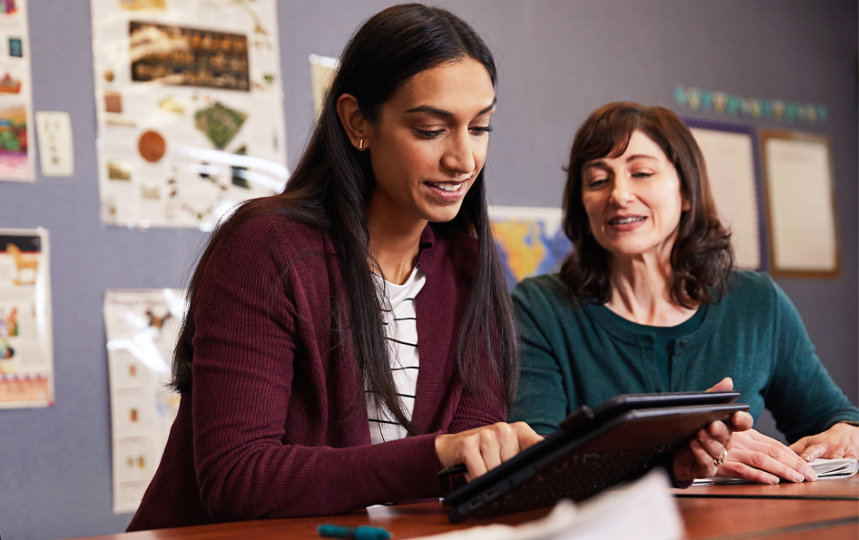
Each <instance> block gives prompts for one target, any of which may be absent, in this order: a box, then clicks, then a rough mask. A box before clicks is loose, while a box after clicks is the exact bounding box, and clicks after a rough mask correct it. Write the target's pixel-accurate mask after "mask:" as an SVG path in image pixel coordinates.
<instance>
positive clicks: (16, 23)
mask: <svg viewBox="0 0 859 540" xmlns="http://www.w3.org/2000/svg"><path fill="white" fill-rule="evenodd" d="M30 81H31V77H30V43H29V30H28V24H27V4H26V1H25V0H3V1H0V180H13V181H18V182H33V181H35V180H36V174H35V159H34V155H35V150H36V149H35V144H34V141H35V136H34V133H33V125H34V124H33V104H32V85H31V82H30Z"/></svg>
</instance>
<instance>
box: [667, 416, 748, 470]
mask: <svg viewBox="0 0 859 540" xmlns="http://www.w3.org/2000/svg"><path fill="white" fill-rule="evenodd" d="M753 424H754V420H753V419H752V416H751V415H750V414H749V413H747V412H742V411H740V412H735V413H734V414H733V415H732V416H731V419H730V421H728V422H713V423H711V424H710V425H708V426H707V427H706V428H704V429H701V430H699V431H698V433H696V434H695V438H693V439H691V440H690V441H689V447H688V448H685V449H683V450H681V451H679V452H677V453H676V454H675V455H674V463H673V473H674V480H675V482H677V483H678V484H680V485H683V484H688V483H690V482H691V481H692V480H694V479H695V478H707V477H710V476H715V474H716V471H717V470H718V468H719V464H720V463H721V462H723V461H724V460H725V456H726V455H728V449H729V448H730V447H731V442H732V438H733V437H732V434H733V433H734V432H740V431H745V430H748V429H751V427H752V425H753Z"/></svg>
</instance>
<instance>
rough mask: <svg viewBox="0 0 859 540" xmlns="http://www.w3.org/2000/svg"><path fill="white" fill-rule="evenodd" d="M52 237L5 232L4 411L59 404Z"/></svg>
mask: <svg viewBox="0 0 859 540" xmlns="http://www.w3.org/2000/svg"><path fill="white" fill-rule="evenodd" d="M53 354H54V347H53V334H52V328H51V283H50V264H49V262H48V233H47V231H46V230H44V229H0V408H6V409H10V408H24V407H49V406H51V405H53V404H54V357H53Z"/></svg>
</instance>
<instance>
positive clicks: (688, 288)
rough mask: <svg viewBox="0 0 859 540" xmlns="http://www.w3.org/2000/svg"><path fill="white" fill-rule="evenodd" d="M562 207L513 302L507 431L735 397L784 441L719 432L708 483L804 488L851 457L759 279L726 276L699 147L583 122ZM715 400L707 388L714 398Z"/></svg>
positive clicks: (788, 308) (657, 123) (626, 109)
mask: <svg viewBox="0 0 859 540" xmlns="http://www.w3.org/2000/svg"><path fill="white" fill-rule="evenodd" d="M567 172H568V179H567V184H566V189H565V194H564V222H563V223H564V231H565V233H566V235H567V236H568V237H569V238H570V240H571V241H572V243H573V248H572V252H571V253H570V255H569V256H568V258H567V259H566V261H565V262H564V265H563V267H562V269H561V271H560V273H559V274H555V275H543V276H538V277H535V278H531V279H526V280H524V281H523V282H522V283H520V284H519V285H518V286H517V287H516V289H515V290H514V293H513V300H514V306H515V309H516V313H517V319H518V322H519V329H520V334H521V341H522V366H521V379H520V383H519V390H518V395H517V399H516V402H515V406H514V408H513V409H512V410H511V413H510V415H509V417H510V419H511V420H513V419H515V420H524V421H526V422H527V423H529V424H530V425H531V426H532V427H533V428H534V429H535V430H536V431H537V432H539V433H544V434H545V433H548V432H551V431H553V430H555V429H556V426H557V423H558V421H559V420H561V419H562V418H563V417H564V416H565V415H566V414H568V413H569V412H571V411H573V410H574V409H576V408H577V407H579V406H580V405H582V404H588V405H590V406H595V405H599V404H600V403H602V402H603V401H605V400H607V399H609V398H611V397H612V396H614V395H617V394H622V393H638V392H668V391H682V390H702V389H706V388H708V387H712V388H713V389H717V390H729V389H731V388H732V386H733V387H735V389H736V390H738V391H739V392H740V393H741V395H742V398H741V399H742V400H743V401H744V402H746V403H748V404H749V405H750V407H751V410H750V412H751V413H752V415H753V416H754V417H755V418H756V419H757V417H758V416H759V415H760V413H761V411H762V410H763V408H764V407H767V408H768V409H770V410H771V412H772V413H773V415H774V417H775V419H776V422H777V426H778V427H779V429H781V430H782V431H783V432H784V433H785V434H786V435H787V437H788V439H789V440H791V441H795V442H794V443H793V444H792V445H791V446H790V447H787V446H785V445H783V444H781V443H780V442H778V441H776V440H774V439H772V438H770V437H767V436H764V435H762V434H761V433H759V432H757V431H755V430H749V431H746V432H742V433H735V434H734V437H733V440H732V447H731V449H730V451H729V452H728V459H727V461H726V462H725V463H724V464H722V465H721V466H720V468H719V471H718V472H719V474H721V475H728V476H737V477H741V478H745V479H747V480H751V481H756V482H764V483H776V482H778V481H779V480H780V479H785V480H789V481H797V482H799V481H803V480H814V479H816V475H815V473H814V471H813V470H812V469H811V468H810V467H809V465H808V464H807V461H810V460H812V459H814V458H817V457H842V456H849V457H857V456H859V428H857V427H856V422H857V420H859V410H857V408H856V407H855V406H853V405H851V404H850V402H849V401H848V400H847V398H846V397H845V396H844V394H843V393H842V392H841V391H840V390H839V389H838V387H837V386H836V385H835V384H834V383H833V381H832V379H831V378H830V376H829V374H828V373H827V372H826V369H825V368H824V367H823V365H822V364H821V363H820V360H819V359H818V357H817V356H816V355H815V353H814V348H813V345H812V344H811V341H810V340H809V338H808V335H807V333H806V331H805V328H804V326H803V324H802V321H801V319H800V317H799V314H798V313H797V311H796V309H795V308H794V306H793V305H792V304H791V302H790V300H789V299H788V298H787V296H786V295H785V294H784V292H783V291H782V290H781V289H780V288H779V287H778V286H777V285H776V284H775V283H774V282H773V281H772V279H770V277H769V276H767V275H766V274H761V273H753V272H745V271H737V270H735V269H734V268H733V254H732V249H731V243H730V233H729V232H728V231H727V230H726V228H725V227H724V226H723V225H722V224H721V223H720V221H719V218H718V216H717V212H716V208H715V205H714V203H713V198H712V195H711V193H710V187H709V183H708V179H707V173H706V170H705V167H704V160H703V157H702V154H701V151H700V149H699V148H698V146H697V144H696V143H695V140H694V138H693V137H692V134H691V133H690V131H689V130H688V129H687V128H686V126H685V125H683V123H682V122H681V120H680V119H679V118H678V117H677V116H676V115H675V114H674V113H672V112H671V111H669V110H668V109H665V108H662V107H643V106H641V105H638V104H634V103H611V104H608V105H605V106H603V107H601V108H599V109H597V110H596V111H595V112H594V113H593V114H592V115H591V116H590V117H589V118H588V119H587V121H586V122H585V123H584V125H582V127H581V128H580V129H579V131H578V133H577V134H576V138H575V142H574V143H573V148H572V151H571V155H570V163H569V168H568V171H567ZM714 384H715V386H712V385H714Z"/></svg>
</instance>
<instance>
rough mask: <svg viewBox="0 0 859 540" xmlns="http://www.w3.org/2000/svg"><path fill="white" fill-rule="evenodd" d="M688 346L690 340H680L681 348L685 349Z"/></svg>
mask: <svg viewBox="0 0 859 540" xmlns="http://www.w3.org/2000/svg"><path fill="white" fill-rule="evenodd" d="M686 345H689V340H688V339H681V340H680V346H681V347H685V346H686Z"/></svg>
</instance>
